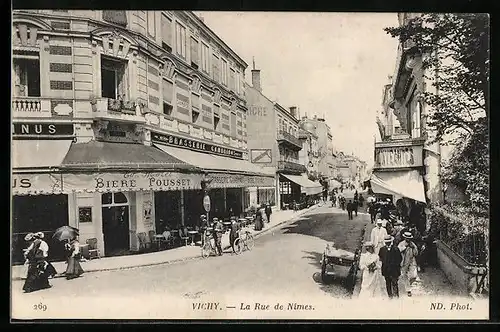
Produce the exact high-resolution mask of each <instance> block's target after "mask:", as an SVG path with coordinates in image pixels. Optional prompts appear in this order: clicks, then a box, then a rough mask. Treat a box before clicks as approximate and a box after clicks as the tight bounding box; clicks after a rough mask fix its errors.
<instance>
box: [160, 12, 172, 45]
mask: <svg viewBox="0 0 500 332" xmlns="http://www.w3.org/2000/svg"><path fill="white" fill-rule="evenodd" d="M161 39H162V47H163V48H164V49H166V50H168V51H169V52H170V51H172V20H171V19H170V18H169V17H168V16H166V15H165V14H162V15H161Z"/></svg>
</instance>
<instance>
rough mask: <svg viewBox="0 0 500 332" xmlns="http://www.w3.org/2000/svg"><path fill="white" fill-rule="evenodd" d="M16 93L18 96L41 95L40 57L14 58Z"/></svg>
mask: <svg viewBox="0 0 500 332" xmlns="http://www.w3.org/2000/svg"><path fill="white" fill-rule="evenodd" d="M12 68H13V71H14V72H13V76H12V77H13V83H14V87H13V90H14V95H15V96H18V97H40V61H39V60H38V58H33V59H31V58H29V59H19V58H14V64H13V67H12Z"/></svg>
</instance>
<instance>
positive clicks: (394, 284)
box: [378, 235, 402, 299]
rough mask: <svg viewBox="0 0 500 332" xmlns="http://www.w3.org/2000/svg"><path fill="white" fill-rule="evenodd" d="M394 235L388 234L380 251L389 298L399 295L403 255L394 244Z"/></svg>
mask: <svg viewBox="0 0 500 332" xmlns="http://www.w3.org/2000/svg"><path fill="white" fill-rule="evenodd" d="M393 239H394V238H393V237H392V236H390V235H388V236H386V237H385V239H384V243H385V245H384V246H383V247H382V248H380V251H379V253H378V255H379V257H380V261H381V262H382V276H384V278H385V286H386V289H387V295H388V296H389V298H391V299H392V298H393V297H399V287H398V279H399V276H400V275H401V261H402V256H401V252H400V251H399V249H398V247H397V246H395V245H394V242H393Z"/></svg>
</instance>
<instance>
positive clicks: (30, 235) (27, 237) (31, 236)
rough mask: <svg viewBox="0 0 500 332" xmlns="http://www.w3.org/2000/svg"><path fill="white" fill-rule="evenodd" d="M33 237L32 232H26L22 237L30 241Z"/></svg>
mask: <svg viewBox="0 0 500 332" xmlns="http://www.w3.org/2000/svg"><path fill="white" fill-rule="evenodd" d="M34 237H35V234H33V233H28V234H26V236H25V237H24V241H31V240H33V238H34Z"/></svg>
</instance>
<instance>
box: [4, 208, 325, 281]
mask: <svg viewBox="0 0 500 332" xmlns="http://www.w3.org/2000/svg"><path fill="white" fill-rule="evenodd" d="M315 207H318V205H313V206H311V207H309V208H307V209H303V210H300V211H293V210H282V211H280V210H278V211H275V212H273V214H272V215H271V222H270V223H265V225H264V228H263V229H262V230H261V231H255V230H254V229H253V226H250V227H248V228H247V229H248V230H249V231H250V232H251V233H252V234H253V235H254V237H255V238H257V237H259V236H261V235H262V234H265V233H267V232H269V231H271V230H272V229H274V228H276V227H278V226H279V225H282V224H283V223H285V222H288V221H293V220H294V219H296V218H297V217H299V216H301V215H303V214H304V213H306V212H308V211H311V210H312V209H314V208H315ZM222 246H223V249H224V250H226V249H228V248H230V247H231V245H230V243H229V232H226V233H225V234H224V235H223V237H222ZM201 258H202V257H201V249H200V247H199V246H191V245H187V246H182V247H179V248H173V249H169V250H163V251H157V252H149V253H143V254H135V255H126V256H115V257H103V258H100V259H93V260H89V261H84V262H81V265H82V268H83V269H84V271H85V272H86V273H88V272H97V271H110V270H121V269H129V268H135V267H142V266H153V265H161V264H172V263H176V262H182V261H187V260H194V259H201ZM52 264H53V265H54V267H55V269H56V271H58V273H59V274H58V275H57V276H56V278H58V277H63V275H61V273H62V272H64V271H65V270H66V262H53V263H52ZM27 269H28V267H27V266H26V265H15V266H12V269H11V273H12V275H11V277H12V278H11V279H12V280H21V279H25V278H26V274H27Z"/></svg>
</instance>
